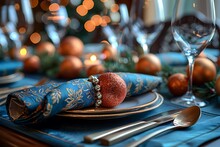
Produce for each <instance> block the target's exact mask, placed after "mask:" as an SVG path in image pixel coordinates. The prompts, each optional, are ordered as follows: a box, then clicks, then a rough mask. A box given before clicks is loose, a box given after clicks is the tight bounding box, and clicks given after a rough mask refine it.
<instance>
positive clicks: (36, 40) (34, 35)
mask: <svg viewBox="0 0 220 147" xmlns="http://www.w3.org/2000/svg"><path fill="white" fill-rule="evenodd" d="M30 40H31V42H32V43H34V44H37V43H39V42H40V41H41V35H40V34H39V33H37V32H34V33H32V34H31V36H30Z"/></svg>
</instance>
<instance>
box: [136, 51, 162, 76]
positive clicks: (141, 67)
mask: <svg viewBox="0 0 220 147" xmlns="http://www.w3.org/2000/svg"><path fill="white" fill-rule="evenodd" d="M135 68H136V71H137V72H138V73H143V74H150V75H156V73H157V72H159V71H161V63H160V60H159V58H158V57H157V56H156V55H154V54H151V53H150V54H146V55H143V56H141V57H140V58H139V61H138V62H137V63H136V67H135Z"/></svg>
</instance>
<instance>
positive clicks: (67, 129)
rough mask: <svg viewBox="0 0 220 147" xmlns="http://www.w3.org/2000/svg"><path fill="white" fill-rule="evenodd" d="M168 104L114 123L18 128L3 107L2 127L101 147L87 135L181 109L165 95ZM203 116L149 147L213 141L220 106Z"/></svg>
mask: <svg viewBox="0 0 220 147" xmlns="http://www.w3.org/2000/svg"><path fill="white" fill-rule="evenodd" d="M39 78H40V77H38V76H36V77H35V76H31V77H30V76H26V78H25V79H23V80H21V81H19V82H16V83H14V84H10V85H9V86H10V87H16V86H20V85H23V84H27V83H30V84H34V83H36V82H37V80H38V79H39ZM164 97H165V102H164V103H163V104H162V105H161V106H160V107H159V108H157V109H155V110H152V111H149V112H146V113H142V114H137V115H133V116H130V117H124V118H120V119H112V120H79V119H72V118H61V117H52V118H50V119H49V120H47V121H45V122H44V123H42V124H38V125H33V126H21V125H16V124H14V123H13V122H11V121H10V120H9V117H8V115H7V113H6V109H5V106H1V107H0V124H1V125H3V126H7V127H9V128H11V129H13V130H16V131H18V132H21V133H23V134H25V135H28V136H30V137H33V138H35V139H37V140H40V141H43V142H45V143H48V144H50V145H53V146H85V147H86V146H88V147H90V146H91V147H92V146H94V147H95V146H101V145H100V143H99V142H95V143H94V144H86V143H84V142H83V137H84V136H85V135H88V134H91V133H94V132H98V131H102V130H106V129H110V128H113V127H118V126H120V125H124V124H127V123H130V122H134V121H136V120H140V119H142V118H146V117H149V116H151V115H154V114H157V113H159V112H163V111H167V110H171V109H176V108H182V107H181V106H177V105H174V104H171V103H170V102H169V100H168V99H167V98H168V97H167V96H166V95H164ZM202 111H203V113H202V116H201V118H200V120H199V121H198V123H197V124H195V125H194V126H192V127H191V128H188V129H186V130H178V131H173V132H170V133H168V134H165V135H161V136H158V137H155V138H152V139H151V140H150V141H148V142H146V144H147V146H169V147H170V146H190V147H191V146H198V145H201V144H202V143H204V142H206V141H209V140H211V139H213V138H216V137H219V136H220V103H219V102H218V100H217V99H216V101H215V102H213V103H212V104H210V105H209V106H207V107H204V108H202ZM167 125H171V123H168V124H165V125H161V126H159V127H157V128H154V129H151V130H149V131H146V132H144V133H141V134H139V135H136V136H134V137H132V138H129V139H127V140H125V141H122V142H120V143H118V144H115V145H113V146H114V147H118V146H125V145H126V144H128V143H130V142H131V141H134V140H137V139H139V138H140V137H141V136H144V135H146V134H148V133H150V132H152V131H154V130H157V129H159V128H163V127H165V126H167Z"/></svg>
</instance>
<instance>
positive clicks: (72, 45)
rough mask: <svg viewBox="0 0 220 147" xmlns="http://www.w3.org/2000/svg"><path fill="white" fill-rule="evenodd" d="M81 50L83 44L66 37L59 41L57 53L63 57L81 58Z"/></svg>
mask: <svg viewBox="0 0 220 147" xmlns="http://www.w3.org/2000/svg"><path fill="white" fill-rule="evenodd" d="M83 48H84V44H83V42H82V41H81V40H80V39H79V38H77V37H74V36H68V37H66V38H64V39H63V40H62V41H61V43H60V47H59V48H58V52H59V53H60V54H61V55H63V56H77V57H81V55H82V53H83Z"/></svg>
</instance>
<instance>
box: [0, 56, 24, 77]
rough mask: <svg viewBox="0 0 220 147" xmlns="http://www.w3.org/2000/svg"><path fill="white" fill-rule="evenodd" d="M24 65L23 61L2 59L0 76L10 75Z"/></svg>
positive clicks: (0, 61)
mask: <svg viewBox="0 0 220 147" xmlns="http://www.w3.org/2000/svg"><path fill="white" fill-rule="evenodd" d="M22 67H23V63H22V62H21V61H15V60H0V76H5V75H10V74H13V73H15V72H17V71H19V70H21V69H22Z"/></svg>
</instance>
